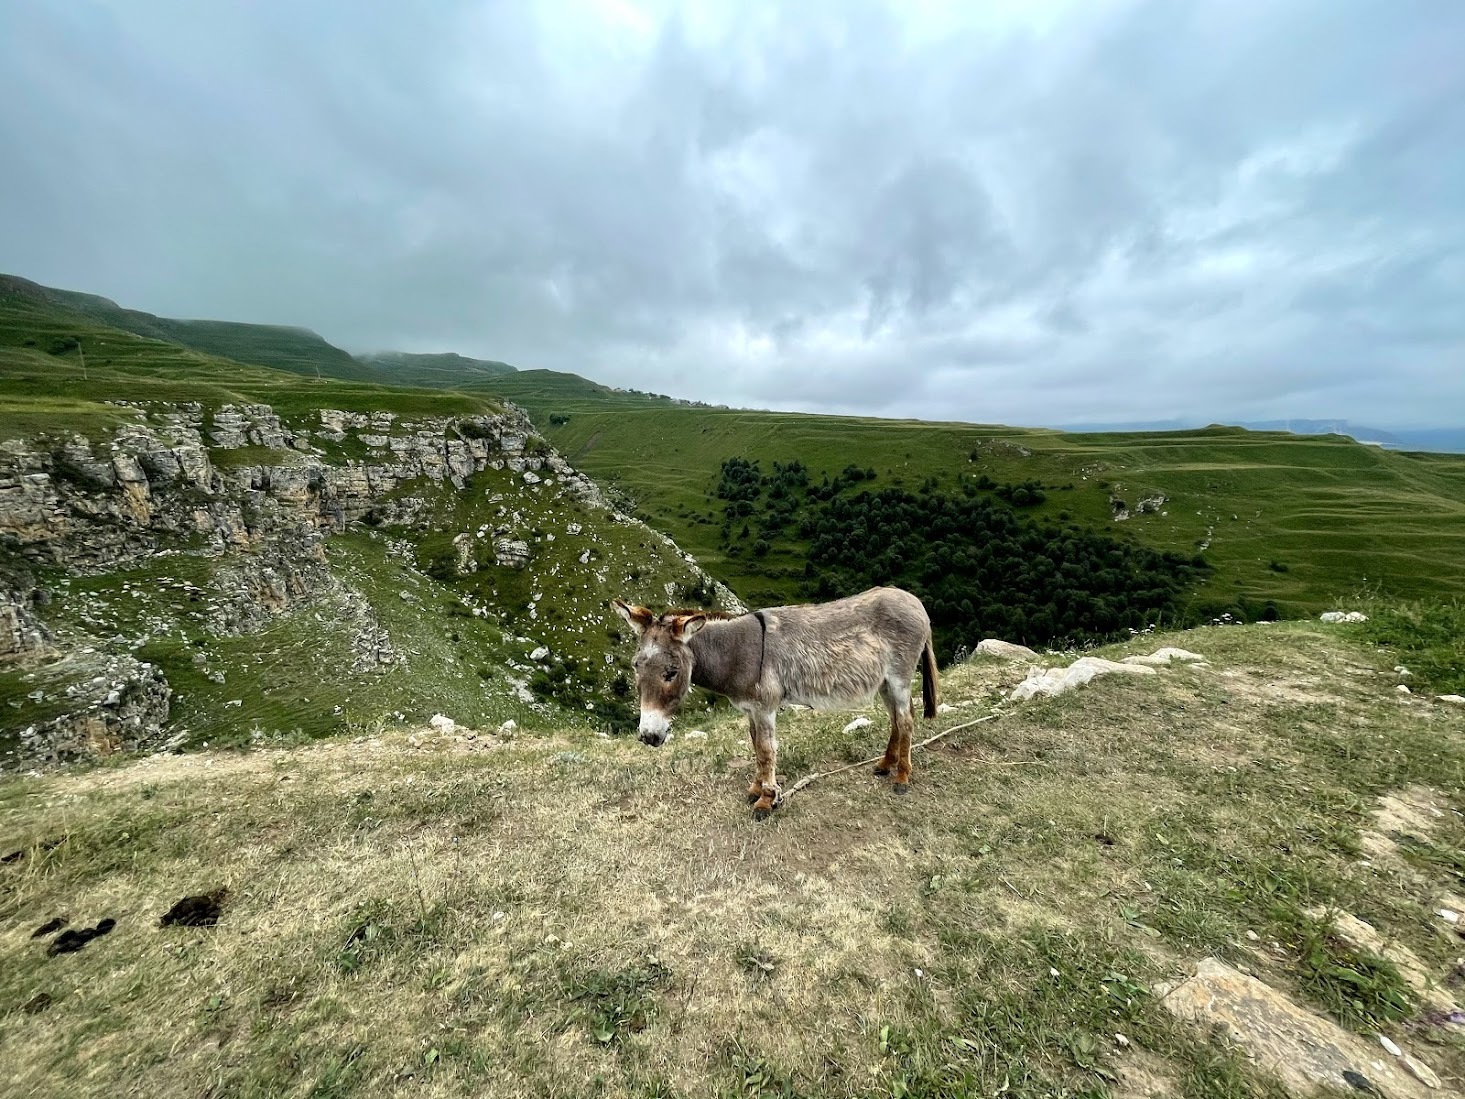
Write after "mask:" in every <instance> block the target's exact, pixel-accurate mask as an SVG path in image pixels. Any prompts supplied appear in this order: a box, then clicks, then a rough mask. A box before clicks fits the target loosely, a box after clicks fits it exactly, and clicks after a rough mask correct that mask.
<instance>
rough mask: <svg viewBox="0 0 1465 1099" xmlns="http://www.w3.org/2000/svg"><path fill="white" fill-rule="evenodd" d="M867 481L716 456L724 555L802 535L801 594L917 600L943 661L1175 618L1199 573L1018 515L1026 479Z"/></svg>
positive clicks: (1191, 561) (1198, 565)
mask: <svg viewBox="0 0 1465 1099" xmlns="http://www.w3.org/2000/svg"><path fill="white" fill-rule="evenodd" d="M874 479H875V471H874V470H872V469H861V468H860V467H857V466H854V465H850V466H847V467H845V469H844V470H843V471H841V472H840V473H839V475H838V476H836V477H834V478H830V477H828V476H827V475H826V476H825V477H823V478H822V479H821V480H820V481H819V482H818V483H814V482H813V481H812V480H811V478H810V474H809V471H808V469H807V468H806V467H805V466H804V465H803V463H802V462H798V461H794V462H789V463H780V462H775V463H774V465H773V472H772V473H771V474H766V475H765V474H764V473H763V472H762V469H761V467H760V465H759V463H758V462H757V461H754V460H750V459H747V458H742V457H739V458H730V459H728V460H727V461H726V462H724V463H723V465H722V469H721V472H720V475H719V479H718V483H717V488H716V494H717V496H718V497H719V498H721V499H722V500H724V501H725V507H724V520H723V530H722V533H723V542H724V544H725V545H726V546H727V547H728V553H729V554H730V555H732V556H740V555H742V554H743V553H744V552H748V553H750V554H751V556H752V557H753V558H755V559H758V558H762V557H764V556H765V555H767V554H768V553H769V552H770V550H771V548H772V547H773V546H774V545H778V546H781V547H786V548H793V546H794V545H795V544H797V543H800V542H801V543H804V545H805V546H806V547H807V550H806V553H805V563H804V567H803V571H802V576H801V578H800V581H801V584H802V587H803V591H804V594H805V595H806V596H807V597H811V598H819V599H828V598H835V597H838V596H841V595H850V594H854V593H855V592H858V591H861V590H863V589H865V588H867V587H871V586H873V585H876V584H896V585H899V586H900V587H903V588H906V589H908V590H910V591H912V592H914V593H915V594H916V595H918V596H920V597H921V599H922V600H923V601H924V602H925V604H926V607H927V610H928V611H929V612H930V614H931V617H932V621H933V624H934V625H935V627H936V635H937V647H938V649H939V650H940V653H941V656H942V658H943V659H949V658H950V657H951V655H952V654H953V653H954V652H955V651H957V650H958V649H960V648H963V647H970V646H973V645H975V643H976V642H977V641H979V640H980V639H981V638H983V637H993V636H996V637H1003V638H1006V639H1008V640H1013V641H1021V642H1024V643H1027V644H1062V643H1070V642H1072V643H1081V642H1086V641H1095V640H1103V639H1107V638H1111V637H1114V636H1116V635H1120V634H1123V633H1124V632H1126V631H1127V630H1130V629H1144V628H1145V627H1147V626H1149V625H1151V624H1153V623H1156V622H1160V621H1166V622H1176V621H1179V620H1180V619H1181V617H1182V614H1181V603H1182V598H1183V596H1184V593H1185V590H1186V588H1187V587H1188V586H1189V585H1190V584H1192V583H1193V582H1194V581H1196V580H1198V579H1200V578H1201V577H1203V576H1204V575H1205V574H1206V573H1207V572H1208V571H1209V568H1210V567H1209V566H1208V565H1207V564H1206V562H1205V560H1204V559H1203V558H1201V557H1198V556H1197V557H1191V558H1186V557H1180V556H1177V555H1175V554H1172V553H1159V552H1156V551H1154V550H1150V549H1147V548H1145V547H1143V546H1138V545H1134V544H1132V543H1130V542H1126V541H1121V540H1118V539H1115V538H1111V537H1109V536H1108V535H1107V534H1103V533H1100V532H1097V531H1091V530H1084V529H1079V528H1075V527H1071V526H1057V525H1054V524H1051V523H1045V522H1041V521H1039V520H1037V519H1034V518H1031V517H1028V516H1025V515H1022V514H1020V511H1019V509H1023V508H1029V507H1035V506H1037V505H1038V504H1041V503H1043V502H1044V500H1045V499H1046V496H1045V494H1044V492H1043V488H1044V486H1043V485H1042V484H1041V482H1038V481H1033V480H1029V481H1024V482H1023V483H1021V484H999V483H998V482H996V481H993V480H992V479H991V478H989V477H986V476H982V477H979V478H970V479H967V480H964V481H963V482H962V485H961V489H960V491H946V490H943V488H942V486H941V485H940V483H939V482H938V481H936V480H935V479H934V478H928V479H927V480H926V481H925V482H924V483H923V484H922V485H921V486H920V487H919V489H918V490H916V491H914V492H909V491H906V490H904V489H902V488H898V487H891V488H885V489H881V490H871V489H870V488H867V487H865V485H866V482H869V481H871V480H874ZM745 567H747V568H749V569H750V570H752V571H761V572H763V573H764V574H765V575H769V576H779V575H781V576H784V577H787V576H789V575H790V573H789V571H786V570H781V569H777V568H773V569H769V568H764V567H762V566H760V565H759V564H756V563H754V562H749V563H748V565H747V566H745Z"/></svg>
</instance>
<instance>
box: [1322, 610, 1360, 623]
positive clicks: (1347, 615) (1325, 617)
mask: <svg viewBox="0 0 1465 1099" xmlns="http://www.w3.org/2000/svg"><path fill="white" fill-rule="evenodd" d="M1318 618H1319V619H1321V620H1322V621H1323V622H1367V621H1368V615H1366V614H1363V613H1362V612H1360V611H1323V613H1322V614H1320V615H1319V616H1318Z"/></svg>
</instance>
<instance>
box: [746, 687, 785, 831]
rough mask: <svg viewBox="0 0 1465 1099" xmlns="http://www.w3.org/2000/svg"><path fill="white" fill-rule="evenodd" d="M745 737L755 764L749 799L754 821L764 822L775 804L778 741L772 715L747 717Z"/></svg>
mask: <svg viewBox="0 0 1465 1099" xmlns="http://www.w3.org/2000/svg"><path fill="white" fill-rule="evenodd" d="M748 735H749V736H751V737H752V738H753V755H754V757H755V758H756V759H757V761H758V771H757V774H756V775H754V777H753V785H752V786H750V787H748V797H749V798H750V799H751V800H752V801H753V819H755V820H765V819H767V817H768V815H769V814H770V813H772V812H773V807H774V805H775V804H776V803H777V801H778V780H777V777H776V776H777V775H778V739H777V737H776V736H775V735H774V724H773V714H771V713H757V712H754V713H751V714H749V715H748Z"/></svg>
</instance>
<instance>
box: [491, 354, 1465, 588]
mask: <svg viewBox="0 0 1465 1099" xmlns="http://www.w3.org/2000/svg"><path fill="white" fill-rule="evenodd" d="M492 389H493V391H494V392H495V393H499V394H501V395H503V396H504V397H506V398H508V399H511V400H513V401H515V402H517V403H519V404H521V405H523V406H524V407H526V408H528V409H529V410H530V411H531V413H532V414H533V415H534V417H535V420H536V423H537V425H538V426H539V427H540V429H541V430H542V431H544V432H545V434H546V436H547V438H549V439H550V440H551V441H552V442H553V443H554V445H555V446H556V447H557V448H558V449H560V450H561V451H562V452H563V453H565V454H566V456H567V457H569V458H570V460H571V461H572V462H574V463H576V464H577V465H578V466H581V467H583V468H584V469H585V470H586V471H587V472H589V473H591V474H592V475H594V476H595V477H596V478H598V479H601V480H604V481H607V482H611V483H614V484H617V485H619V486H621V487H622V488H624V489H625V491H626V492H627V493H629V494H630V495H631V496H632V497H634V499H635V500H636V503H637V505H638V506H639V507H640V509H641V510H642V512H644V513H645V514H646V515H647V516H648V517H649V518H650V520H651V521H652V522H654V523H655V524H656V525H657V526H659V527H660V528H662V529H663V530H665V531H667V532H668V533H669V534H671V535H672V536H673V537H674V538H675V539H676V540H677V541H678V542H679V543H680V544H681V545H683V546H685V547H686V548H687V549H688V550H689V551H691V552H693V553H694V554H696V556H697V557H698V559H699V560H701V561H702V562H704V563H705V564H706V566H707V567H708V568H709V569H711V570H712V571H713V572H714V573H716V574H718V575H720V576H722V577H724V578H725V579H727V580H728V582H729V583H731V584H733V585H734V587H736V588H737V590H739V591H740V592H741V593H742V594H744V596H745V597H747V598H750V599H752V600H754V601H756V602H775V601H781V600H784V599H788V598H792V597H796V596H798V595H800V594H802V592H803V579H802V567H803V564H804V560H805V557H806V552H807V546H806V544H804V543H802V542H801V541H800V540H799V539H798V538H797V537H793V536H789V535H785V536H783V537H780V538H777V539H770V542H771V546H770V550H769V552H768V553H767V555H766V556H765V557H763V558H759V559H753V558H752V557H751V555H750V554H748V553H747V552H746V550H743V551H742V552H740V553H739V554H737V555H734V554H732V553H730V552H729V547H727V546H726V545H724V544H723V543H722V541H721V527H722V522H723V508H724V502H723V501H721V500H719V499H717V498H716V497H715V495H714V492H715V488H716V484H717V481H718V472H719V468H720V466H721V463H722V462H724V461H725V460H727V459H729V458H733V457H749V458H755V459H759V460H760V461H761V463H762V467H763V469H764V471H765V472H771V470H772V466H773V463H774V462H775V461H779V462H787V461H790V460H793V459H797V460H799V461H802V462H803V463H804V464H805V465H806V466H808V467H809V469H810V470H811V474H812V476H813V477H814V479H816V480H817V479H818V478H819V477H820V476H822V475H824V474H828V475H829V476H831V477H832V476H835V475H837V474H838V473H839V472H840V471H841V470H842V469H843V468H844V467H845V466H847V465H850V464H854V465H856V466H859V467H865V468H872V469H874V470H875V471H876V475H877V476H876V479H875V480H874V481H873V482H871V483H870V486H869V487H871V488H876V489H879V488H886V487H903V488H905V489H907V490H911V491H914V490H915V489H916V488H917V487H918V486H920V485H921V484H922V483H923V482H926V481H927V480H928V479H931V478H934V479H935V480H936V482H937V484H938V485H939V486H941V488H942V490H943V491H946V492H956V491H959V489H960V487H961V485H962V484H963V482H965V481H967V480H972V479H976V478H980V477H982V476H986V477H988V478H990V479H991V480H992V481H993V482H996V483H1015V484H1020V483H1022V482H1025V481H1031V480H1037V481H1041V482H1042V484H1043V485H1044V486H1045V496H1046V499H1045V501H1044V502H1043V503H1042V504H1040V505H1038V506H1036V507H1033V508H1030V509H1026V510H1025V514H1027V515H1029V516H1030V517H1032V518H1035V519H1038V520H1042V521H1045V522H1051V523H1054V524H1059V525H1062V524H1078V525H1082V526H1086V527H1089V528H1094V529H1099V530H1103V531H1106V532H1108V533H1110V534H1113V535H1115V536H1117V537H1121V538H1128V539H1135V540H1137V541H1139V542H1141V543H1143V544H1145V545H1148V546H1150V547H1152V548H1154V549H1158V550H1165V551H1170V552H1173V553H1176V554H1180V555H1183V556H1187V557H1188V556H1191V555H1193V554H1196V553H1197V552H1200V553H1203V555H1204V557H1205V559H1206V560H1207V561H1208V562H1210V564H1212V565H1213V566H1214V569H1215V571H1214V574H1213V575H1212V577H1211V578H1210V579H1209V580H1208V581H1207V582H1206V583H1205V585H1204V586H1203V587H1202V588H1200V589H1198V598H1199V599H1200V600H1201V601H1203V602H1204V603H1205V605H1206V606H1207V607H1209V608H1213V609H1217V610H1219V609H1222V608H1227V607H1231V606H1233V605H1234V604H1235V603H1237V601H1238V600H1244V601H1245V603H1246V605H1247V607H1248V608H1251V609H1252V610H1253V611H1254V610H1255V609H1256V608H1260V607H1262V606H1264V605H1265V603H1266V602H1267V601H1268V600H1271V601H1274V602H1275V603H1276V604H1278V605H1279V606H1280V607H1281V608H1282V610H1283V611H1284V613H1289V612H1290V613H1294V614H1301V613H1311V612H1315V611H1317V610H1321V609H1325V608H1326V607H1327V606H1328V605H1329V604H1331V603H1332V602H1333V601H1334V600H1336V599H1337V598H1339V597H1341V596H1346V595H1348V594H1350V593H1352V592H1354V591H1356V590H1358V589H1361V588H1367V589H1375V590H1381V591H1385V592H1388V593H1391V594H1394V595H1398V596H1405V597H1408V596H1438V595H1450V594H1453V595H1460V594H1465V456H1458V455H1443V454H1429V455H1419V454H1399V453H1392V452H1386V451H1382V450H1380V449H1378V448H1375V447H1368V446H1363V445H1360V444H1356V443H1353V442H1351V441H1349V440H1347V439H1345V438H1343V437H1340V436H1320V437H1297V436H1291V435H1286V434H1281V433H1276V434H1272V433H1265V432H1252V431H1245V430H1242V429H1239V428H1211V429H1206V430H1200V431H1182V432H1167V433H1137V434H1111V435H1068V434H1063V433H1061V432H1055V431H1044V430H1021V429H1013V428H1007V427H999V426H988V425H974V424H957V423H926V422H919V421H892V420H881V419H874V418H856V417H834V416H807V415H798V414H792V413H778V412H754V411H742V410H727V409H710V408H705V407H688V406H686V405H681V404H677V403H674V402H672V401H670V400H667V399H664V398H655V397H650V396H644V395H643V396H638V395H634V394H627V393H617V392H613V391H611V390H608V389H606V388H604V387H601V386H596V385H594V384H593V383H589V382H586V381H585V380H584V379H582V378H578V377H574V376H571V375H559V374H553V373H549V372H546V371H524V372H521V373H519V374H516V375H513V376H510V377H506V378H503V379H500V380H498V381H495V382H494V383H492ZM1155 496H1163V497H1164V503H1163V504H1161V505H1158V506H1157V508H1156V510H1154V511H1152V512H1149V513H1145V514H1139V513H1138V506H1139V504H1140V502H1141V501H1142V500H1144V499H1145V498H1147V497H1149V498H1153V497H1155ZM1116 501H1119V502H1122V503H1123V504H1124V505H1125V507H1126V509H1127V511H1128V512H1129V515H1130V518H1128V519H1127V520H1124V521H1116V519H1115V517H1114V516H1115V502H1116ZM755 527H756V524H755ZM878 548H879V537H878V535H875V536H872V546H871V549H872V552H874V551H875V550H877V549H878Z"/></svg>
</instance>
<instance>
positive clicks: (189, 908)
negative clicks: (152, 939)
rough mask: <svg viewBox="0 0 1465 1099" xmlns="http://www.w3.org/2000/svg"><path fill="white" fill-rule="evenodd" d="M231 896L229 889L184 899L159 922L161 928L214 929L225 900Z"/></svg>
mask: <svg viewBox="0 0 1465 1099" xmlns="http://www.w3.org/2000/svg"><path fill="white" fill-rule="evenodd" d="M228 896H229V891H228V890H227V889H215V890H214V891H213V892H212V893H200V894H198V895H197V896H193V897H184V898H183V899H182V900H181V901H179V902H178V903H177V904H175V905H174V906H173V907H172V908H170V909H168V911H166V912H164V913H163V918H162V919H160V920H159V921H158V926H159V927H174V926H177V927H213V926H214V924H216V923H218V922H219V915H220V913H221V911H222V909H223V905H224V900H225V898H227V897H228Z"/></svg>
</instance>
